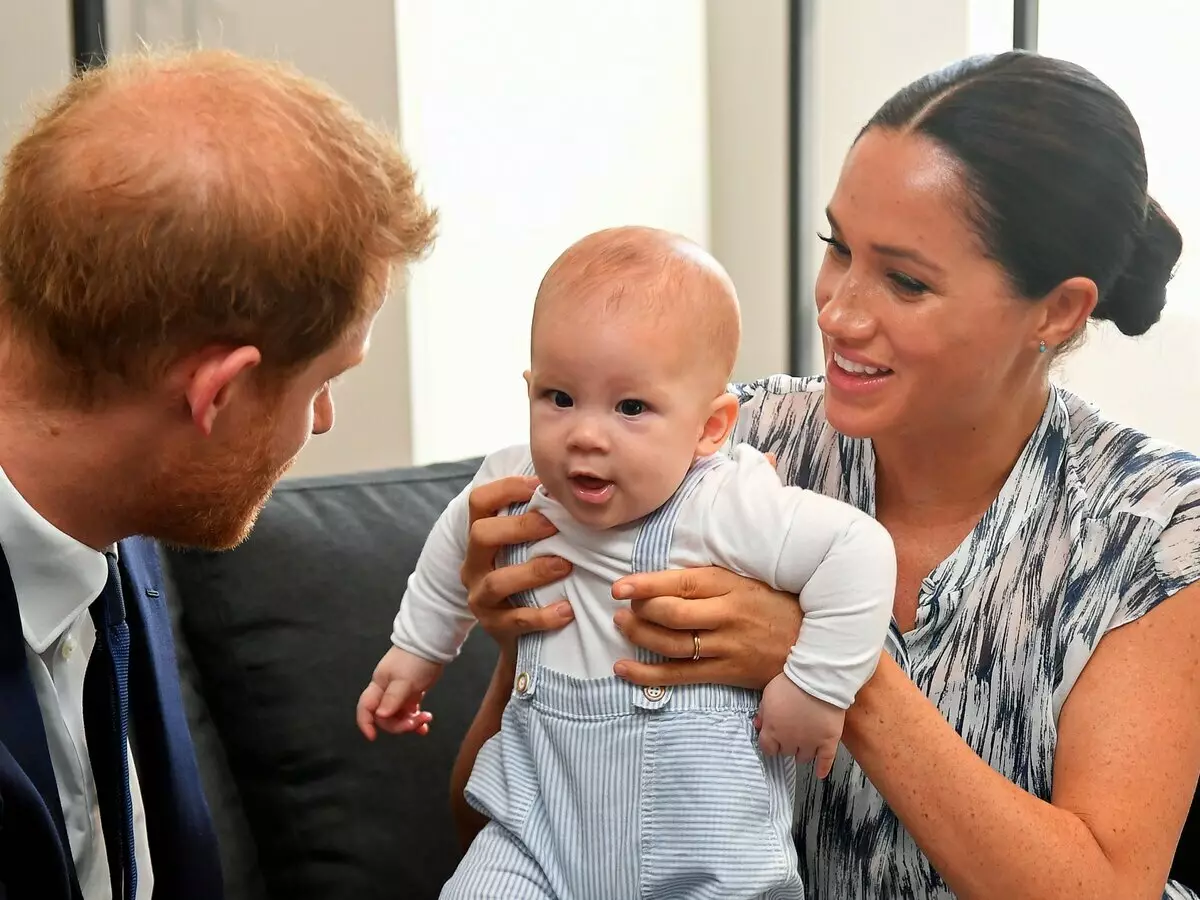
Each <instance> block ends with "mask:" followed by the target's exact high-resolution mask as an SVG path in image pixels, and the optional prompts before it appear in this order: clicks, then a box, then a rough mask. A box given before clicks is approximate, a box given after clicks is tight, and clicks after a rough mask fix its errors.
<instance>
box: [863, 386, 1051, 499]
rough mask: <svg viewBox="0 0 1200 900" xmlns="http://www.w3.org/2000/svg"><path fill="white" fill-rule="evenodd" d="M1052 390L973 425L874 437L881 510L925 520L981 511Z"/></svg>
mask: <svg viewBox="0 0 1200 900" xmlns="http://www.w3.org/2000/svg"><path fill="white" fill-rule="evenodd" d="M1048 390H1049V387H1048V386H1047V387H1045V389H1043V390H1042V391H1040V392H1031V393H1030V395H1029V396H1028V398H1027V399H1026V400H1025V401H1024V402H1021V403H1009V404H1003V405H1002V407H1001V408H1000V409H997V410H996V411H995V412H994V413H993V414H992V415H990V416H988V417H987V418H985V419H981V420H979V421H976V422H974V423H972V424H964V423H962V422H947V423H945V424H944V425H943V426H941V427H937V428H924V429H922V431H921V432H920V433H919V434H914V433H905V434H897V435H888V436H881V437H879V438H876V439H875V440H873V441H872V444H873V446H874V451H875V502H876V508H877V511H879V512H880V514H881V516H882V515H883V514H884V513H886V515H887V516H888V517H890V518H893V519H896V518H899V519H902V520H908V521H926V522H927V521H938V520H945V519H951V520H957V519H960V518H962V517H964V516H967V517H970V516H977V515H982V513H983V512H984V511H985V510H986V509H987V508H988V507H989V506H990V505H991V503H992V501H993V500H995V499H996V496H997V495H998V494H999V493H1000V490H1001V488H1002V487H1003V486H1004V482H1005V480H1006V479H1007V478H1008V475H1009V473H1010V472H1011V471H1012V468H1013V466H1014V465H1015V464H1016V462H1017V459H1018V458H1019V457H1020V455H1021V451H1022V450H1023V449H1024V448H1025V445H1026V444H1027V443H1028V442H1029V438H1030V436H1031V435H1032V434H1033V432H1034V431H1035V430H1036V429H1037V426H1038V423H1039V422H1040V421H1041V418H1042V415H1043V414H1044V412H1045V409H1046V399H1047V392H1048Z"/></svg>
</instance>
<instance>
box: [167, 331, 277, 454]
mask: <svg viewBox="0 0 1200 900" xmlns="http://www.w3.org/2000/svg"><path fill="white" fill-rule="evenodd" d="M261 362H262V353H260V352H259V349H258V348H257V347H249V346H245V347H234V348H229V347H220V348H209V349H206V350H202V351H200V352H199V353H197V354H195V355H194V356H191V357H189V358H188V359H187V360H185V361H184V362H182V363H180V369H179V373H180V377H181V378H182V379H183V381H184V384H183V394H184V397H185V398H186V399H187V404H188V408H189V411H190V412H191V416H192V421H193V422H195V423H196V427H197V428H199V429H200V431H201V432H203V433H204V435H205V436H208V435H210V434H212V430H213V425H214V424H215V423H216V421H217V416H218V415H219V414H220V413H221V411H222V410H224V409H225V408H226V406H228V405H229V401H230V400H231V399H232V398H233V397H234V396H236V395H237V393H238V392H239V391H246V390H249V389H250V387H251V386H250V375H251V373H252V372H253V370H254V368H255V367H256V366H258V365H259V364H260V363H261Z"/></svg>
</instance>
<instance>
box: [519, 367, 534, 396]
mask: <svg viewBox="0 0 1200 900" xmlns="http://www.w3.org/2000/svg"><path fill="white" fill-rule="evenodd" d="M521 377H522V378H524V379H525V393H526V394H528V395H529V396H530V399H533V373H532V372H530V371H529V370H528V369H526V370H525V371H524V372H523V373H521Z"/></svg>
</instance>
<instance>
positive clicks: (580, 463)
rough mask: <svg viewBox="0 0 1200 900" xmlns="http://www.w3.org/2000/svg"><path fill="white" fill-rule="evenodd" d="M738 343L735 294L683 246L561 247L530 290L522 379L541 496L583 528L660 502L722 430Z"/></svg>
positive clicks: (612, 236)
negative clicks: (533, 294) (533, 293)
mask: <svg viewBox="0 0 1200 900" xmlns="http://www.w3.org/2000/svg"><path fill="white" fill-rule="evenodd" d="M740 336H741V321H740V317H739V313H738V303H737V294H736V293H735V292H734V289H733V283H732V282H731V281H730V280H729V276H728V275H727V274H726V273H725V270H724V269H723V268H721V266H720V264H719V263H718V262H717V261H716V260H715V259H713V258H712V257H711V256H710V255H709V254H708V253H707V252H705V251H704V250H703V249H701V248H700V247H699V246H697V245H696V244H694V243H692V242H691V241H689V240H687V239H686V238H683V237H680V236H679V235H676V234H671V233H669V232H666V231H659V230H657V229H654V228H637V227H625V228H613V229H608V230H606V231H600V232H597V233H595V234H591V235H588V236H587V237H585V238H584V239H583V240H581V241H579V242H578V243H576V244H574V245H572V246H571V247H570V248H568V249H567V251H566V252H565V253H563V254H562V256H560V257H559V258H558V259H557V260H556V261H555V262H554V265H552V266H551V267H550V270H549V271H548V272H547V273H546V276H545V277H544V278H543V279H542V283H541V286H540V287H539V288H538V294H537V300H536V302H535V304H534V311H533V334H532V347H531V368H530V371H529V372H527V373H526V375H525V378H526V381H527V382H528V383H529V404H530V445H531V447H532V451H533V463H534V468H535V469H536V470H537V474H538V477H539V478H540V479H541V481H542V484H543V485H544V486H545V489H546V491H547V492H548V493H549V494H550V496H551V497H553V498H554V499H555V500H557V501H558V502H559V503H561V504H562V505H563V506H565V507H566V508H567V510H568V511H569V512H570V513H571V514H572V515H573V516H574V517H575V518H576V519H578V520H579V521H581V522H583V523H584V524H587V525H590V526H592V527H594V528H612V527H614V526H616V525H623V524H625V523H627V522H632V521H634V520H635V519H640V518H641V517H642V516H645V515H647V514H648V513H650V512H653V511H654V510H655V509H657V508H658V507H659V506H661V505H662V504H663V503H665V502H666V501H667V500H668V499H669V498H670V497H671V495H672V494H673V493H674V492H675V490H676V489H677V488H678V487H679V485H680V484H681V483H682V482H683V479H684V476H685V475H686V474H687V471H688V469H689V468H690V467H691V465H692V463H693V462H694V461H695V459H696V458H697V457H700V456H707V455H710V454H712V453H714V452H716V451H717V450H718V449H719V448H720V447H721V445H722V444H723V443H724V441H725V439H726V437H727V436H728V434H729V432H730V430H731V429H732V428H733V425H734V422H735V421H736V419H737V400H736V399H735V398H734V397H733V396H731V395H730V394H728V393H726V390H725V386H726V385H727V384H728V381H729V377H730V373H731V372H732V370H733V364H734V360H735V358H736V357H737V351H738V342H739V340H740Z"/></svg>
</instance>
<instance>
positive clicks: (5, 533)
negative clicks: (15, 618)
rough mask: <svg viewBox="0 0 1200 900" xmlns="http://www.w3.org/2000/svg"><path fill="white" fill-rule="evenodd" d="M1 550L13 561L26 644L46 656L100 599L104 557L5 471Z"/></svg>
mask: <svg viewBox="0 0 1200 900" xmlns="http://www.w3.org/2000/svg"><path fill="white" fill-rule="evenodd" d="M0 546H2V547H3V548H4V555H5V557H6V558H7V560H8V569H9V572H10V573H11V575H12V582H13V587H14V588H15V590H16V593H17V608H18V609H19V610H20V612H21V628H22V631H23V632H24V637H25V643H27V644H28V645H29V646H30V647H31V648H33V650H34V652H36V653H43V652H45V651H46V649H47V648H48V647H50V645H52V644H53V643H54V642H55V641H56V640H58V638H59V637H60V636H61V635H62V633H63V632H64V631H65V630H66V629H67V628H68V627H69V626H70V625H71V623H73V622H74V621H75V620H76V619H77V618H79V616H80V614H81V613H82V612H83V611H84V610H85V609H87V607H88V605H89V604H90V603H91V602H92V601H93V600H95V599H96V598H97V597H98V596H100V592H101V591H103V590H104V585H105V583H106V582H107V581H108V563H107V561H106V560H105V558H104V554H103V553H101V552H99V551H97V550H93V549H92V548H91V547H88V546H86V545H84V544H81V543H80V542H79V541H77V540H75V539H74V538H73V537H71V536H70V535H67V534H64V533H63V532H61V531H59V530H58V529H57V528H55V527H54V526H53V525H51V524H50V523H49V522H47V521H46V520H45V519H44V518H42V516H41V515H39V514H38V512H37V510H35V509H34V508H33V507H32V506H30V505H29V504H28V503H27V502H26V501H25V498H24V497H22V496H21V495H20V494H19V493H18V492H17V489H16V488H15V487H13V485H12V482H11V481H9V480H8V476H7V475H5V474H4V470H3V469H0Z"/></svg>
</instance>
